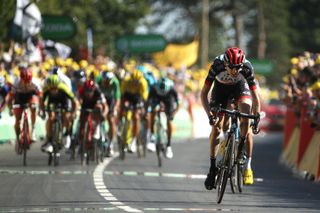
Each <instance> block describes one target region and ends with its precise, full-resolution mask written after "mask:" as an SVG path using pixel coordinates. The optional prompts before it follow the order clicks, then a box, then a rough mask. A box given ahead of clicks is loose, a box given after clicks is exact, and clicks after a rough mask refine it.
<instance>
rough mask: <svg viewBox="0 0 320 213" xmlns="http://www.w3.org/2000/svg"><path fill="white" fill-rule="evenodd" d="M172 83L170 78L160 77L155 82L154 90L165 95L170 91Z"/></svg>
mask: <svg viewBox="0 0 320 213" xmlns="http://www.w3.org/2000/svg"><path fill="white" fill-rule="evenodd" d="M172 85H173V83H172V81H171V80H169V79H168V78H164V77H162V78H160V79H159V80H158V81H157V83H156V90H157V92H158V94H160V95H165V94H167V93H168V92H169V91H170V89H171V87H172Z"/></svg>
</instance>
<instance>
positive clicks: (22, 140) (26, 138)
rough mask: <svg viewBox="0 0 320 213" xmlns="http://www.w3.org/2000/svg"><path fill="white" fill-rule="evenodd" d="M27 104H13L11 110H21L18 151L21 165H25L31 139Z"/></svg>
mask: <svg viewBox="0 0 320 213" xmlns="http://www.w3.org/2000/svg"><path fill="white" fill-rule="evenodd" d="M29 106H30V105H29V104H23V105H21V104H14V105H13V109H22V114H21V115H22V124H20V125H22V128H20V135H19V141H18V142H19V149H22V152H23V165H24V166H26V165H27V150H28V149H29V147H30V144H31V139H30V131H29V119H28V118H29V117H28V111H27V109H28V108H29Z"/></svg>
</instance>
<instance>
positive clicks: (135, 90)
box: [121, 76, 148, 101]
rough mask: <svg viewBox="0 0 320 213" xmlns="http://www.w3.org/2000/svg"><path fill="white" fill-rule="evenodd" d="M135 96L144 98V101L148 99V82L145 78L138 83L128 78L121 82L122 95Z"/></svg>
mask: <svg viewBox="0 0 320 213" xmlns="http://www.w3.org/2000/svg"><path fill="white" fill-rule="evenodd" d="M125 93H129V94H134V95H139V96H140V97H142V99H143V100H144V101H146V100H147V98H148V82H147V80H146V79H145V78H141V79H140V80H139V81H138V82H137V81H135V80H132V79H131V77H130V76H129V77H126V78H125V79H124V80H123V81H122V82H121V94H125Z"/></svg>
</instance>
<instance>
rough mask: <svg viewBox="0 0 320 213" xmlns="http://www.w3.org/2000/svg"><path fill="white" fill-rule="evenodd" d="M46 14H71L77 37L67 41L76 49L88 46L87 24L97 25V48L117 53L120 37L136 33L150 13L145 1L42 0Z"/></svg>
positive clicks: (42, 8) (95, 34)
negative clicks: (137, 27)
mask: <svg viewBox="0 0 320 213" xmlns="http://www.w3.org/2000/svg"><path fill="white" fill-rule="evenodd" d="M38 6H39V9H40V11H41V13H42V14H50V15H68V16H71V17H72V18H73V20H74V21H75V22H76V25H77V34H76V36H75V38H73V39H71V40H69V41H63V42H64V43H66V44H68V45H70V46H71V47H72V48H73V49H77V48H78V47H79V46H80V47H81V46H82V47H85V46H86V42H87V41H86V38H87V34H86V33H87V27H89V26H90V27H92V28H93V39H94V48H95V49H97V48H100V47H103V49H104V50H103V51H105V50H106V51H107V52H108V55H114V54H115V50H114V42H115V39H116V38H117V36H119V35H122V34H125V33H133V31H134V29H135V28H136V26H137V24H138V20H139V19H140V18H141V17H143V16H144V15H145V14H146V13H147V12H148V4H147V1H145V0H126V1H122V0H99V1H97V0H68V1H63V0H50V1H40V2H39V3H38Z"/></svg>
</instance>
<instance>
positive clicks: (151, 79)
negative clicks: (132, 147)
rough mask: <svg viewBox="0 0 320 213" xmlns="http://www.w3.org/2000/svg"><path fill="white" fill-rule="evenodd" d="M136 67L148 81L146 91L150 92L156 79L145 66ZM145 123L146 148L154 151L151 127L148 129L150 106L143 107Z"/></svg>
mask: <svg viewBox="0 0 320 213" xmlns="http://www.w3.org/2000/svg"><path fill="white" fill-rule="evenodd" d="M137 69H138V70H139V71H141V72H142V73H143V77H144V78H145V79H146V80H147V83H148V92H150V90H151V87H152V86H153V85H154V84H155V83H156V79H155V77H154V75H153V73H152V72H151V71H149V70H148V69H147V68H146V66H144V65H139V66H137ZM144 118H145V121H146V122H145V124H144V128H145V130H146V139H147V142H148V143H147V149H148V150H149V151H151V152H155V151H156V147H155V138H154V137H151V136H152V135H151V129H150V125H151V120H150V119H151V108H150V107H146V108H145V116H144Z"/></svg>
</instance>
